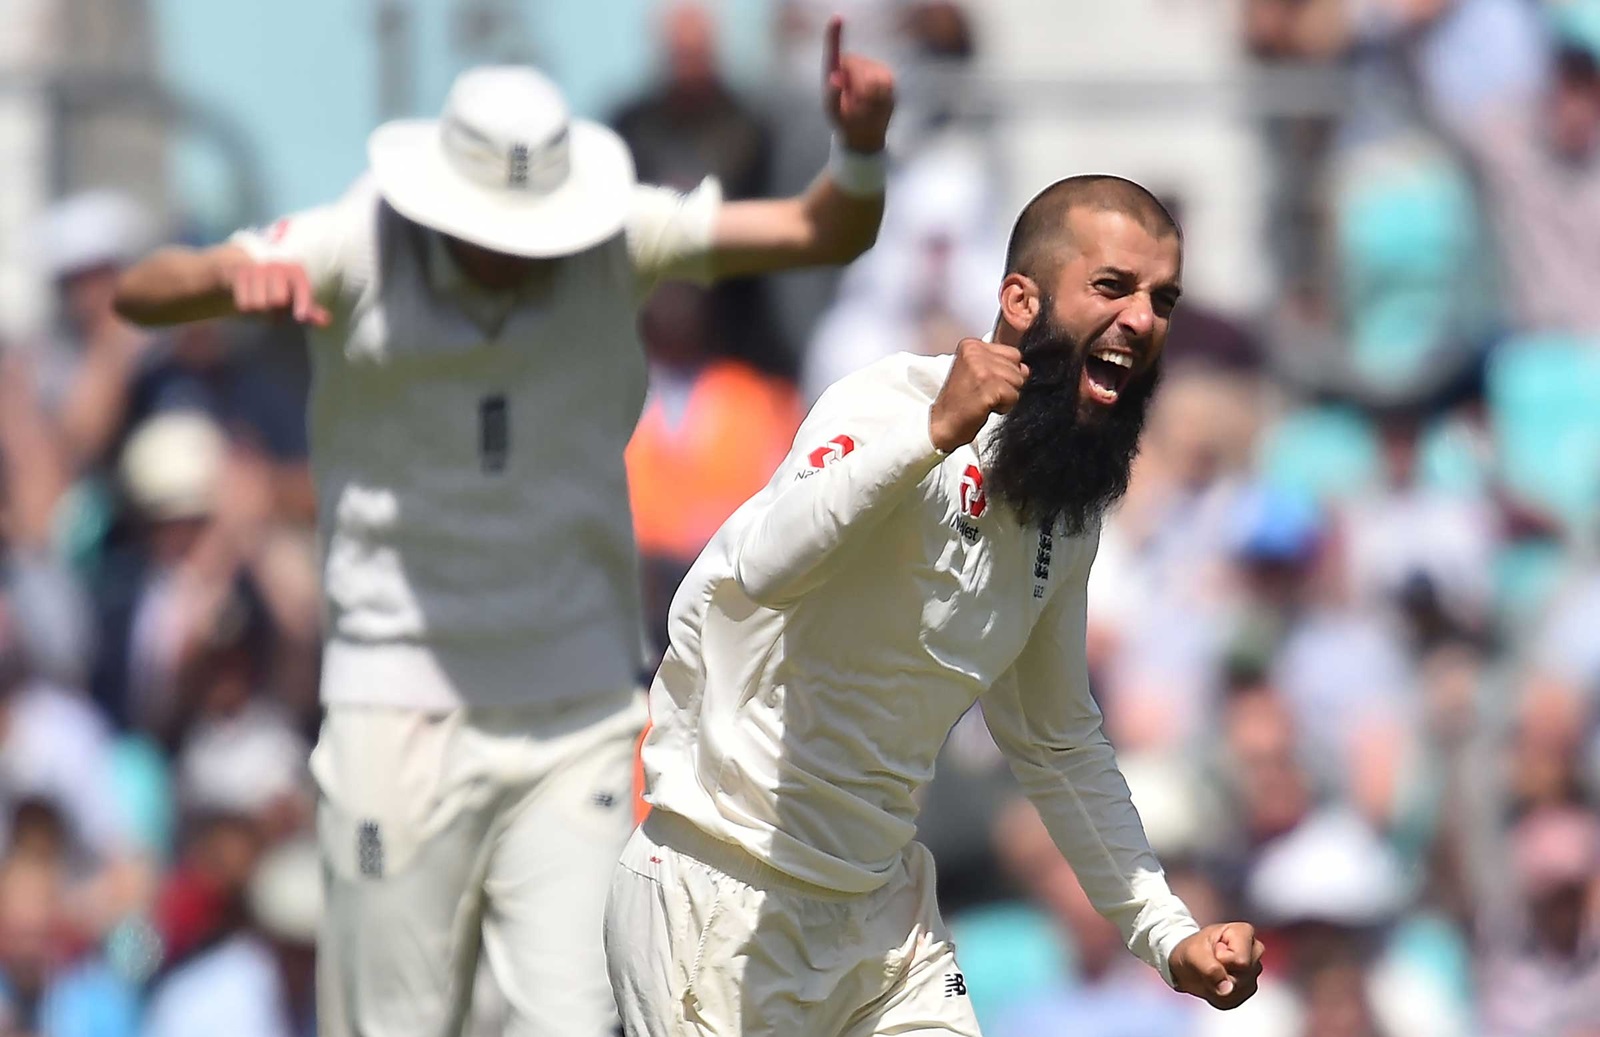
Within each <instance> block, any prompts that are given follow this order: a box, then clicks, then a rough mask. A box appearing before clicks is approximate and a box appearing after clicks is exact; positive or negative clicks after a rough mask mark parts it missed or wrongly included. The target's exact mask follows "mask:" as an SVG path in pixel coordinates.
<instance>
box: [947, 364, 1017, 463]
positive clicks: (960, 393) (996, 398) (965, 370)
mask: <svg viewBox="0 0 1600 1037" xmlns="http://www.w3.org/2000/svg"><path fill="white" fill-rule="evenodd" d="M1027 377H1028V365H1027V364H1024V363H1023V362H1022V353H1021V352H1020V351H1019V350H1016V349H1013V348H1012V347H1010V346H1002V345H999V344H998V343H994V342H984V341H983V340H982V339H975V338H964V339H962V340H961V344H960V345H958V346H956V360H955V363H954V364H952V365H951V367H950V375H949V377H947V378H946V379H945V380H944V386H943V387H942V388H941V389H940V390H939V395H938V396H937V397H935V398H934V401H933V406H932V407H930V408H929V409H928V435H929V436H930V437H931V438H932V439H933V445H934V446H936V447H938V448H939V449H940V450H942V451H944V452H945V453H947V454H948V453H949V452H950V451H952V450H954V449H956V448H957V447H959V446H964V445H965V444H967V443H970V442H972V440H973V439H974V438H975V437H976V436H977V435H978V430H979V429H981V428H983V423H984V422H986V421H988V420H989V415H991V414H1004V413H1006V412H1007V411H1009V410H1010V409H1011V408H1012V407H1013V406H1014V405H1015V404H1016V402H1017V394H1018V393H1020V392H1021V391H1022V383H1023V382H1024V381H1026V380H1027Z"/></svg>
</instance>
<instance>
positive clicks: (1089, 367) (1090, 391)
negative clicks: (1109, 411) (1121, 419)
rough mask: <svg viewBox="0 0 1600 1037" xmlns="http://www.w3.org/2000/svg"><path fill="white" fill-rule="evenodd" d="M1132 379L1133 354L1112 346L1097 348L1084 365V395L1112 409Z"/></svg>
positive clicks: (1082, 387)
mask: <svg viewBox="0 0 1600 1037" xmlns="http://www.w3.org/2000/svg"><path fill="white" fill-rule="evenodd" d="M1132 378H1133V354H1132V353H1129V352H1127V351H1125V350H1121V349H1116V348H1113V347H1111V346H1100V347H1097V348H1096V349H1095V350H1094V351H1093V352H1091V353H1090V354H1089V356H1088V358H1087V359H1086V360H1085V361H1084V364H1083V382H1082V386H1081V389H1082V395H1083V396H1084V398H1086V399H1089V400H1093V401H1094V402H1095V403H1098V404H1100V405H1101V406H1103V407H1110V406H1112V405H1114V404H1115V403H1116V402H1117V398H1118V397H1119V396H1120V395H1121V394H1122V390H1123V389H1125V388H1127V385H1128V382H1129V381H1130V380H1131V379H1132Z"/></svg>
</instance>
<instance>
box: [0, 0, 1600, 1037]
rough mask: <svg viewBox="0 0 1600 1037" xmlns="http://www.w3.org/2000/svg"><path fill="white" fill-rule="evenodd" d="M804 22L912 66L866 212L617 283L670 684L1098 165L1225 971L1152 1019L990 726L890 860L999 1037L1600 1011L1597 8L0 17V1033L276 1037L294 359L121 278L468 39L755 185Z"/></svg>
mask: <svg viewBox="0 0 1600 1037" xmlns="http://www.w3.org/2000/svg"><path fill="white" fill-rule="evenodd" d="M835 11H838V12H841V13H843V14H844V15H845V17H846V44H847V46H848V47H851V48H854V49H859V50H862V51H864V52H867V53H869V54H872V55H874V56H877V57H881V58H883V59H885V60H888V61H890V62H891V63H892V64H893V65H894V66H895V68H896V69H897V71H898V73H899V75H900V96H901V106H900V110H899V113H898V115H897V121H896V124H895V127H894V129H893V132H892V147H893V153H894V164H893V168H892V173H891V176H890V180H889V202H888V209H887V214H886V217H885V220H884V225H883V230H882V233H881V235H880V238H879V242H878V245H877V247H876V248H875V249H874V250H873V252H871V253H870V254H868V255H867V256H866V257H864V258H863V259H861V260H860V261H858V262H857V263H856V264H855V265H854V266H853V267H851V268H850V269H849V270H847V271H845V272H843V274H842V275H840V274H838V273H836V272H825V273H808V274H803V275H793V276H786V277H781V278H774V279H771V280H768V281H763V282H747V283H735V284H730V285H726V286H722V287H719V288H717V289H715V290H713V291H710V292H706V291H703V290H700V289H695V288H688V287H677V286H671V287H668V288H665V289H663V290H662V291H660V292H659V293H658V294H657V295H656V296H655V297H654V298H653V299H652V300H651V302H650V303H649V304H648V306H647V307H646V309H645V311H644V313H643V315H642V318H641V329H642V332H643V336H644V341H645V344H646V348H647V350H648V351H649V353H650V358H651V364H652V394H651V398H650V401H649V404H648V405H647V408H646V411H645V414H644V416H643V418H642V420H641V424H640V427H639V431H638V432H637V434H636V437H635V439H634V442H633V445H632V446H631V448H630V452H629V473H630V478H631V480H632V488H633V499H634V505H635V521H636V525H637V531H638V537H639V542H640V546H641V550H642V552H643V555H644V561H643V565H642V568H641V579H642V581H643V587H644V593H645V599H646V601H647V604H648V608H649V612H650V615H649V630H648V632H646V634H645V637H646V639H647V641H648V643H649V644H650V646H651V651H659V649H660V644H659V637H660V634H661V631H662V630H663V627H664V620H663V617H664V612H665V609H666V605H667V602H668V601H669V599H670V597H671V594H672V591H673V589H674V588H675V586H676V584H677V581H678V580H679V578H681V576H682V574H683V572H684V571H685V569H686V568H687V566H688V564H689V563H690V562H691V561H692V560H693V558H694V557H695V555H696V553H697V552H698V551H699V549H700V547H701V546H702V545H703V544H704V543H705V541H706V539H707V538H708V537H709V536H710V534H711V533H712V532H713V531H714V530H715V528H716V527H717V525H718V524H719V523H720V522H721V521H722V519H723V518H725V517H726V516H727V515H728V514H729V513H730V512H731V511H732V510H733V509H734V507H736V506H737V505H738V504H739V503H740V502H741V501H742V500H743V499H744V498H745V497H746V496H748V495H749V494H750V493H751V492H753V491H754V490H755V489H756V488H757V487H759V486H760V485H761V484H762V483H763V482H764V481H765V480H766V478H767V476H768V474H769V473H770V471H771V469H772V467H773V466H774V465H775V463H776V462H777V460H778V459H779V458H780V457H781V456H782V454H783V453H784V451H785V450H786V449H787V448H788V445H789V440H790V438H791V437H792V435H793V433H794V430H795V428H796V426H797V424H798V422H799V418H800V416H801V415H802V414H803V413H804V410H805V407H806V406H807V404H808V403H809V401H810V400H811V399H813V398H814V397H815V396H816V395H817V393H819V392H820V391H821V389H822V388H824V387H825V386H826V385H828V384H829V383H830V382H831V381H833V380H834V379H836V378H838V377H840V376H842V375H844V374H846V373H848V372H850V371H852V370H854V369H856V368H858V367H860V366H862V365H864V364H866V363H869V362H871V361H873V360H875V359H877V358H879V357H882V356H884V355H886V354H888V353H891V352H894V351H897V350H912V351H918V352H926V353H939V352H946V351H948V350H950V349H951V348H953V346H954V344H955V343H956V342H957V341H958V340H959V339H960V338H962V337H963V336H966V335H969V334H981V333H982V332H984V331H987V330H988V328H989V326H990V324H991V323H992V321H993V319H994V310H995V306H994V294H995V290H996V288H997V285H998V281H999V277H1000V274H1001V272H1002V270H1001V267H1002V257H1003V252H1004V245H1005V237H1006V234H1007V232H1008V230H1009V228H1010V223H1011V220H1012V218H1013V217H1014V215H1015V213H1016V212H1017V210H1018V209H1019V207H1020V206H1021V205H1022V204H1023V203H1024V202H1025V201H1026V200H1027V199H1028V198H1029V197H1030V196H1031V195H1032V194H1033V193H1034V192H1035V191H1037V190H1038V189H1039V188H1041V187H1043V186H1045V185H1046V184H1048V183H1049V182H1051V181H1052V180H1054V179H1057V178H1059V177H1062V176H1066V175H1069V174H1073V173H1082V172H1111V173H1117V174H1121V175H1124V176H1128V177H1131V178H1133V179H1136V180H1139V181H1140V182H1142V183H1144V184H1146V185H1147V186H1148V187H1150V188H1151V189H1152V190H1154V191H1155V192H1157V193H1158V194H1159V195H1160V196H1161V197H1162V198H1163V199H1164V200H1165V201H1166V202H1167V204H1168V205H1169V206H1170V207H1171V208H1172V210H1173V211H1174V212H1175V213H1176V214H1177V216H1178V218H1179V220H1180V221H1181V223H1182V224H1183V228H1184V232H1185V237H1186V248H1187V268H1186V271H1185V280H1186V286H1187V290H1188V291H1187V295H1186V299H1185V301H1184V303H1183V304H1182V306H1181V307H1180V311H1179V316H1178V317H1177V319H1176V324H1175V330H1174V332H1173V335H1172V339H1171V342H1170V343H1169V347H1168V360H1167V375H1166V380H1165V385H1164V388H1163V390H1162V393H1161V395H1160V397H1159V398H1158V401H1157V404H1156V406H1155V408H1154V410H1153V413H1152V417H1151V422H1150V426H1149V429H1148V432H1147V436H1146V445H1145V450H1144V453H1143V455H1142V457H1141V459H1140V461H1139V463H1138V467H1137V471H1136V476H1135V480H1134V485H1133V488H1132V490H1131V491H1130V493H1129V495H1128V498H1127V500H1126V501H1125V503H1124V504H1123V506H1122V507H1121V508H1120V510H1119V511H1118V512H1117V513H1116V514H1115V516H1114V517H1113V518H1112V519H1111V520H1110V522H1109V523H1108V526H1107V529H1106V532H1105V535H1104V538H1103V542H1102V545H1101V548H1100V553H1099V559H1098V562H1097V564H1096V567H1095V570H1094V574H1093V577H1092V579H1091V615H1090V630H1089V658H1090V663H1091V669H1092V676H1093V680H1094V685H1095V691H1096V694H1097V697H1098V699H1099V701H1100V703H1101V705H1102V707H1103V709H1104V711H1105V713H1106V717H1107V724H1108V729H1109V732H1110V735H1111V737H1112V740H1113V741H1114V742H1115V744H1116V745H1117V746H1118V749H1119V752H1120V755H1121V759H1122V762H1123V767H1124V771H1125V773H1126V774H1127V776H1128V779H1129V783H1130V785H1131V787H1132V789H1133V793H1134V798H1135V801H1136V802H1137V804H1138V805H1139V807H1140V809H1141V811H1142V813H1143V815H1144V817H1145V821H1146V825H1147V828H1148V829H1149V834H1150V837H1151V840H1152V842H1153V843H1154V844H1155V846H1156V848H1157V850H1158V851H1159V852H1160V853H1161V855H1162V856H1163V859H1164V860H1165V862H1166V864H1167V866H1168V870H1169V873H1170V875H1171V876H1172V879H1173V882H1174V884H1175V885H1176V886H1177V887H1178V888H1179V891H1180V892H1181V893H1182V894H1183V895H1184V896H1185V898H1186V899H1187V900H1188V901H1189V903H1190V905H1191V906H1192V908H1193V909H1194V911H1195V912H1196V914H1197V915H1198V916H1200V918H1201V920H1202V921H1217V920H1223V919H1225V918H1234V917H1244V918H1247V919H1250V920H1252V921H1255V922H1256V923H1257V924H1258V925H1259V926H1260V927H1261V928H1262V929H1263V930H1264V931H1265V934H1266V938H1267V941H1268V946H1269V953H1268V958H1267V971H1266V977H1265V980H1264V982H1263V987H1262V991H1261V993H1260V996H1259V997H1258V998H1257V999H1256V1000H1255V1001H1253V1002H1252V1003H1250V1004H1249V1005H1247V1006H1246V1007H1245V1008H1243V1009H1241V1010H1240V1011H1238V1012H1237V1013H1234V1014H1231V1015H1226V1016H1224V1015H1220V1014H1217V1013H1213V1012H1210V1011H1209V1010H1207V1009H1205V1008H1204V1006H1202V1005H1200V1004H1199V1002H1196V1001H1192V1000H1189V999H1185V998H1181V997H1179V996H1178V995H1176V994H1173V993H1171V992H1170V991H1167V990H1166V989H1165V988H1164V987H1163V986H1162V984H1161V982H1160V980H1159V978H1158V977H1157V976H1156V975H1155V974H1154V973H1152V972H1150V971H1149V970H1148V969H1146V968H1144V966H1142V965H1140V964H1139V963H1138V962H1137V961H1136V960H1135V959H1134V958H1133V957H1132V956H1131V955H1128V954H1127V953H1126V952H1125V951H1124V950H1123V949H1122V948H1121V947H1120V946H1119V944H1118V937H1117V934H1116V931H1115V930H1114V929H1113V928H1112V927H1111V926H1110V925H1109V924H1108V923H1105V922H1103V921H1101V920H1100V919H1099V918H1098V917H1097V916H1096V915H1094V913H1093V911H1092V910H1091V909H1090V908H1089V907H1088V904H1087V901H1086V900H1085V899H1084V897H1083V895H1082V893H1081V891H1080V890H1079V889H1078V887H1077V884H1076V881H1075V880H1074V878H1073V876H1072V873H1071V871H1070V869H1069V868H1067V867H1066V866H1065V865H1064V864H1063V863H1062V862H1061V860H1060V857H1059V855H1058V854H1056V852H1055V850H1054V849H1053V847H1052V846H1051V845H1050V844H1049V841H1048V837H1047V836H1046V835H1045V834H1044V833H1043V829H1042V826H1041V825H1040V823H1039V821H1038V819H1037V816H1036V815H1035V814H1034V813H1033V812H1032V808H1031V807H1029V806H1027V805H1026V804H1025V803H1019V802H1018V801H1017V800H1016V798H1015V797H1016V793H1015V789H1014V786H1013V784H1012V782H1011V779H1010V778H1009V776H1008V774H1007V773H1006V770H1005V767H1004V764H1003V762H1002V761H1001V760H1000V757H999V754H998V752H997V751H996V750H995V748H994V746H993V744H992V743H991V742H990V741H989V739H988V736H987V734H986V733H985V731H984V729H983V726H982V723H981V721H980V720H979V718H978V717H977V716H976V714H974V715H972V716H969V717H968V718H967V719H966V720H963V722H962V723H961V725H959V726H958V727H957V729H956V731H955V733H954V734H953V736H952V738H951V740H950V742H949V743H948V745H947V746H946V748H945V752H944V755H943V758H942V759H941V762H940V768H939V776H938V778H937V779H936V781H935V782H934V783H933V785H932V786H931V787H930V788H929V789H928V790H927V794H926V796H925V797H924V799H925V814H924V824H923V828H922V838H924V839H925V840H926V841H927V842H928V843H929V845H930V846H932V847H933V849H934V851H935V854H936V856H937V858H938V862H939V867H940V892H941V895H942V898H943V902H944V905H945V916H946V919H947V920H948V921H949V923H950V925H951V927H952V929H953V930H954V932H955V935H956V939H957V942H958V946H959V953H960V959H961V962H962V964H963V967H964V968H965V970H966V972H967V981H968V986H969V989H970V991H971V996H972V998H973V1001H974V1004H975V1006H976V1007H977V1009H978V1011H979V1014H980V1018H981V1019H982V1021H983V1024H984V1026H985V1032H986V1033H988V1034H990V1035H991V1037H1052V1035H1063V1037H1065V1035H1069V1034H1070V1035H1072V1037H1186V1035H1194V1037H1204V1035H1211V1034H1220V1033H1224V1032H1226V1033H1228V1034H1233V1035H1244V1037H1475V1035H1484V1037H1501V1035H1505V1037H1597V1035H1600V815H1597V813H1596V803H1597V799H1596V795H1597V793H1600V738H1597V737H1596V736H1597V723H1596V708H1595V705H1596V704H1595V696H1596V692H1597V691H1600V564H1597V559H1596V551H1595V548H1596V546H1597V543H1600V537H1597V534H1600V64H1597V62H1600V0H1565V2H1563V0H1100V2H1090V0H965V2H960V3H958V2H933V0H721V2H706V3H674V4H660V3H656V2H655V0H591V2H585V3H580V2H575V0H574V2H568V0H559V2H558V0H521V2H518V0H271V2H266V0H261V2H257V0H0V25H3V26H4V29H3V30H0V185H3V187H4V189H3V190H0V1037H21V1035H35V1037H132V1035H135V1034H149V1035H151V1037H187V1035H190V1034H194V1035H196V1037H200V1035H205V1037H224V1035H227V1037H231V1035H236V1034H237V1035H245V1037H258V1035H259V1037H291V1035H292V1037H310V1035H311V1034H312V1033H313V1032H314V1023H313V1021H312V1014H311V975H312V973H311V967H312V957H311V941H312V937H313V933H314V931H315V927H316V923H317V918H318V912H319V910H320V905H319V895H318V881H319V879H318V866H317V861H316V854H315V849H314V847H313V846H312V844H311V842H310V840H311V837H312V832H311V825H310V821H311V817H312V804H313V802H314V800H313V796H312V793H311V791H310V788H309V779H308V776H307V774H306V766H305V762H306V755H307V752H308V750H309V745H310V741H311V740H312V738H313V737H314V735H315V731H316V724H317V719H318V714H317V707H316V686H315V684H316V673H317V652H318V647H317V638H318V609H319V599H318V592H317V586H316V567H315V546H314V542H313V537H312V532H311V530H312V527H311V521H312V516H313V501H312V498H311V492H310V489H309V480H308V479H307V475H306V468H305V455H306V441H305V432H304V428H303V421H304V402H303V394H304V383H305V377H306V375H305V363H304V354H303V350H304V346H303V342H302V341H301V339H300V336H299V335H298V333H297V332H296V331H295V330H294V329H292V328H289V327H282V326H267V325H233V324H213V325H200V326H194V327H189V328H185V329H182V330H179V331H175V332H172V333H170V334H166V335H161V336H147V335H145V334H143V333H139V332H136V331H135V330H133V329H131V328H129V327H127V326H126V325H124V324H121V323H119V322H118V321H117V320H116V319H115V317H114V316H113V315H112V314H111V312H110V309H109V299H110V292H109V286H110V284H111V282H112V281H113V279H114V277H115V274H116V271H117V269H118V267H119V266H120V265H121V264H124V263H125V262H127V261H128V260H129V259H130V258H131V257H133V256H135V255H137V254H139V253H140V252H142V251H143V250H145V249H147V248H148V247H150V246H151V245H153V244H155V243H158V242H161V241H171V240H178V241H186V242H189V243H192V244H205V243H212V242H216V241H219V240H221V239H222V238H223V237H225V236H226V235H227V234H228V233H229V232H231V231H232V230H234V229H235V228H237V227H240V226H244V225H253V224H259V223H263V222H266V221H269V220H271V219H273V218H276V217H277V216H280V215H284V214H286V213H289V212H293V211H295V210H297V209H300V208H304V207H308V206H312V205H316V204H319V203H322V202H326V201H330V200H332V199H334V198H336V197H337V196H338V195H339V194H340V193H342V192H343V191H344V190H345V188H346V187H347V186H348V185H349V184H350V183H351V182H352V181H354V180H355V179H356V178H357V177H359V176H360V175H361V173H362V170H363V167H364V164H365V138H366V135H367V133H368V132H369V131H370V130H371V129H372V128H373V127H374V126H376V125H377V124H378V123H379V122H381V121H383V120H385V119H389V118H395V117H407V116H428V115H432V114H434V113H435V112H437V110H438V108H439V106H440V105H441V103H442V101H443V98H444V95H445V92H446V90H447V89H448V87H449V84H450V81H451V79H452V77H453V76H454V75H455V74H456V73H457V72H458V71H460V70H461V69H463V68H466V67H469V66H471V65H474V64H480V63H486V62H505V61H523V62H532V63H534V64H537V65H539V66H540V67H542V68H544V69H545V70H547V71H548V72H549V73H550V74H551V75H552V76H554V78H555V79H556V80H557V81H558V82H559V83H560V84H561V85H562V87H563V88H564V89H565V90H566V92H567V94H568V97H569V99H570V101H571V104H572V106H573V108H574V110H575V111H576V112H577V113H578V114H580V115H582V116H585V117H588V118H595V119H601V120H605V121H608V122H610V123H611V124H612V125H613V126H615V127H616V128H617V129H618V130H619V131H621V132H622V133H623V135H624V136H625V137H626V138H627V139H628V140H629V142H630V144H631V145H632V146H633V148H634V151H635V157H636V160H637V163H638V166H639V169H640V171H641V174H642V175H643V176H644V177H645V178H647V179H649V180H651V181H653V182H657V183H665V184H670V185H673V186H678V187H685V188H686V187H691V186H693V185H694V184H695V183H697V182H699V181H700V179H701V178H703V177H704V176H706V175H716V176H718V177H720V178H721V180H722V182H723V185H724V188H725V190H726V191H727V193H728V194H729V195H730V196H734V197H743V196H759V195H767V194H774V193H792V192H794V191H797V190H799V189H800V188H801V187H803V186H804V184H805V183H806V181H807V180H808V179H809V177H810V176H812V175H813V174H814V173H815V172H816V170H817V169H818V168H819V167H820V165H821V163H822V161H823V159H824V157H825V155H826V152H827V127H826V124H825V122H824V120H823V117H822V114H821V108H820V101H819V92H820V61H821V27H822V24H823V22H824V21H825V19H826V18H827V16H828V15H829V14H831V13H833V12H835ZM551 348H572V349H573V350H574V362H582V358H581V344H580V343H572V344H567V345H566V346H565V347H564V346H563V344H560V343H552V344H551ZM549 549H550V550H551V551H552V552H558V551H560V550H562V546H561V545H560V544H550V545H549ZM480 986H481V993H482V995H483V996H481V997H480V998H479V1008H478V1010H477V1011H476V1013H475V1018H474V1020H473V1021H472V1029H473V1032H474V1035H477V1034H483V1035H490V1034H496V1033H498V1032H499V1027H500V1022H501V1016H500V1012H499V1008H498V1002H497V999H496V996H495V991H494V990H493V988H492V984H491V983H489V982H488V981H487V980H485V981H483V982H482V983H480Z"/></svg>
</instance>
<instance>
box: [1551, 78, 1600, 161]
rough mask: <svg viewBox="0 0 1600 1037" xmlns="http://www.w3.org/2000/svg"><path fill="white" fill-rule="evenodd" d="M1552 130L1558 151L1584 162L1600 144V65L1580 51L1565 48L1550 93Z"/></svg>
mask: <svg viewBox="0 0 1600 1037" xmlns="http://www.w3.org/2000/svg"><path fill="white" fill-rule="evenodd" d="M1549 104H1550V111H1549V118H1550V132H1551V138H1552V142H1553V144H1554V146H1555V149H1556V152H1557V154H1559V155H1561V156H1562V157H1563V158H1565V159H1567V160H1569V161H1572V162H1583V161H1585V160H1587V159H1588V158H1589V157H1590V156H1591V155H1592V154H1594V151H1595V147H1596V145H1597V144H1600V68H1597V67H1596V64H1595V60H1594V58H1592V57H1590V56H1589V55H1588V54H1585V53H1582V52H1580V51H1572V50H1568V51H1563V52H1562V54H1561V55H1560V57H1559V58H1558V61H1557V74H1556V82H1555V86H1554V87H1553V88H1552V90H1551V94H1550V102H1549Z"/></svg>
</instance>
